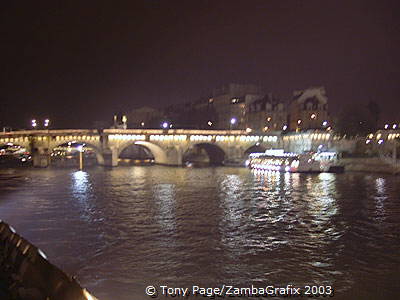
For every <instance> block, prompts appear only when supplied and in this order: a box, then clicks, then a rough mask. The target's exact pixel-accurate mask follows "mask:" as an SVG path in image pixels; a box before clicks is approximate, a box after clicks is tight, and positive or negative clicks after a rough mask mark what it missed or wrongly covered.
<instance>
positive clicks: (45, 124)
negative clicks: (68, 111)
mask: <svg viewBox="0 0 400 300" xmlns="http://www.w3.org/2000/svg"><path fill="white" fill-rule="evenodd" d="M49 124H50V120H49V119H46V120H44V127H49Z"/></svg>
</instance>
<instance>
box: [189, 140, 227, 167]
mask: <svg viewBox="0 0 400 300" xmlns="http://www.w3.org/2000/svg"><path fill="white" fill-rule="evenodd" d="M204 154H206V155H207V157H208V163H209V164H211V165H222V164H223V161H224V160H225V158H226V153H225V151H224V150H223V149H222V148H221V147H220V146H218V145H216V144H214V143H197V144H194V145H192V147H191V148H189V149H188V150H187V151H186V152H185V154H184V155H183V160H184V161H190V160H196V159H199V160H200V161H201V162H206V161H205V159H204V157H202V156H204Z"/></svg>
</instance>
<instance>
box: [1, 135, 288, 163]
mask: <svg viewBox="0 0 400 300" xmlns="http://www.w3.org/2000/svg"><path fill="white" fill-rule="evenodd" d="M68 142H76V143H85V144H86V145H88V146H90V147H92V148H93V149H94V151H95V152H96V156H97V161H98V163H99V164H100V165H104V166H113V167H115V166H118V158H119V156H120V154H121V152H122V151H123V150H124V149H126V148H127V147H129V146H130V145H133V144H135V145H140V146H143V147H145V148H147V149H148V150H149V151H150V152H151V153H152V154H153V156H154V161H155V163H157V164H164V165H176V166H179V165H182V164H183V157H184V155H185V153H187V152H188V151H190V150H191V149H193V148H195V147H200V148H202V149H203V150H204V151H205V152H206V153H207V155H208V156H213V155H215V153H219V154H220V155H222V156H223V159H224V160H234V159H240V158H244V157H245V155H246V153H249V151H251V149H254V148H252V147H259V148H265V149H268V148H277V147H282V145H281V142H282V139H281V138H280V136H279V134H268V135H267V134H263V135H256V134H251V133H248V132H246V131H242V130H186V129H173V130H158V129H132V130H130V129H105V130H88V129H69V130H68V129H63V130H26V131H12V132H3V133H1V134H0V144H6V143H13V144H15V145H20V146H22V147H24V148H26V149H27V150H28V151H29V152H31V153H32V156H33V164H34V166H37V167H47V166H48V165H49V163H50V154H51V153H52V151H53V149H54V148H56V147H57V146H59V145H61V144H65V143H68ZM210 160H211V157H210Z"/></svg>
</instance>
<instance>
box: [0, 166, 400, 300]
mask: <svg viewBox="0 0 400 300" xmlns="http://www.w3.org/2000/svg"><path fill="white" fill-rule="evenodd" d="M4 172H5V171H3V173H4ZM7 172H9V173H10V172H13V176H15V177H14V178H11V179H8V180H6V179H4V178H3V179H2V180H0V218H1V219H3V220H5V221H6V222H8V223H10V224H12V225H13V226H14V227H15V228H16V229H17V231H18V232H19V233H20V234H21V235H23V236H24V237H25V238H27V239H28V240H30V241H31V242H33V243H34V244H36V245H37V246H39V247H40V248H41V249H42V250H43V251H44V252H45V253H46V254H47V256H48V257H49V259H50V260H51V261H52V262H53V263H55V264H56V265H57V266H59V267H61V268H62V269H63V270H65V271H66V272H68V273H70V274H72V275H76V276H77V277H78V279H79V281H80V282H81V283H82V285H83V286H85V287H87V288H88V289H89V290H90V291H92V292H93V294H95V295H96V296H97V297H99V298H100V299H102V300H114V299H119V300H134V299H149V297H147V296H145V293H144V288H145V287H146V286H148V285H154V286H159V285H168V286H173V287H191V286H192V285H200V286H204V287H219V286H221V285H222V284H227V285H228V284H230V285H234V286H237V287H248V286H251V285H252V284H253V285H256V286H266V285H275V286H286V285H287V284H292V285H295V286H303V285H305V284H316V285H332V286H333V288H334V290H335V297H334V299H395V295H396V294H397V293H399V290H400V288H399V286H400V282H399V278H400V234H399V232H400V231H399V228H400V199H399V198H400V197H399V196H400V184H399V183H400V179H399V177H395V176H390V175H380V174H363V173H346V174H314V175H310V174H280V173H267V174H262V173H254V172H252V171H250V170H248V169H240V168H223V167H220V168H202V169H184V168H172V167H162V166H151V167H118V168H114V169H103V168H100V167H99V168H91V169H88V170H86V171H75V170H73V169H52V168H49V169H19V170H8V171H7Z"/></svg>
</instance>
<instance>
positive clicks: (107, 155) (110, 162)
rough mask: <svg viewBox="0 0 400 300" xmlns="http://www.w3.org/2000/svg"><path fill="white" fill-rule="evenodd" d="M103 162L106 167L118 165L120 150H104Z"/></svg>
mask: <svg viewBox="0 0 400 300" xmlns="http://www.w3.org/2000/svg"><path fill="white" fill-rule="evenodd" d="M102 155H103V163H102V165H103V166H105V167H117V166H118V150H117V149H114V148H111V149H105V150H103V153H102ZM99 163H101V162H99Z"/></svg>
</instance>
